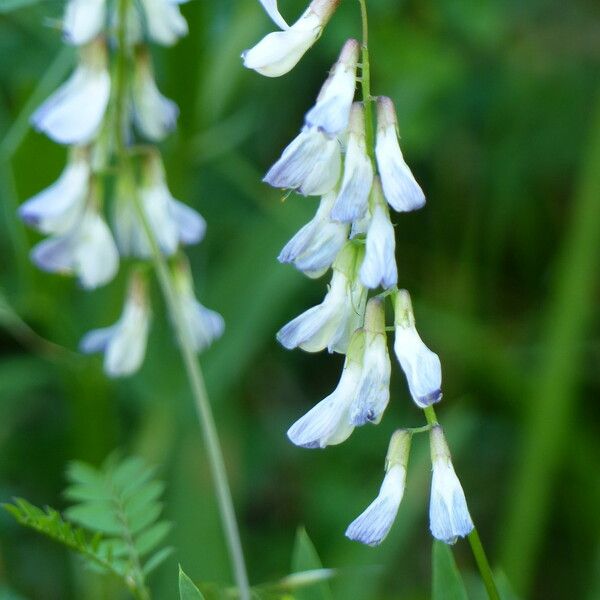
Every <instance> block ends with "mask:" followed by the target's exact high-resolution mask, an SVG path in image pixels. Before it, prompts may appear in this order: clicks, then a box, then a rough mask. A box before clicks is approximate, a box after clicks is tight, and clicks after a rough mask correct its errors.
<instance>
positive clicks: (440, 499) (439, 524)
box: [429, 425, 474, 544]
mask: <svg viewBox="0 0 600 600" xmlns="http://www.w3.org/2000/svg"><path fill="white" fill-rule="evenodd" d="M429 439H430V444H431V462H432V463H433V477H432V480H431V500H430V504H429V526H430V529H431V534H432V535H433V537H434V538H436V539H438V540H441V541H442V542H445V543H446V544H454V543H455V542H456V540H457V539H458V538H459V537H465V536H467V535H469V533H471V531H473V528H474V525H473V521H472V520H471V515H470V514H469V509H468V508H467V501H466V499H465V493H464V491H463V489H462V486H461V485H460V481H459V480H458V477H457V476H456V473H455V472H454V467H453V466H452V460H451V458H450V451H449V450H448V445H447V444H446V440H445V439H444V433H443V431H442V428H441V427H440V426H439V425H436V426H435V427H433V428H432V430H431V433H430V438H429Z"/></svg>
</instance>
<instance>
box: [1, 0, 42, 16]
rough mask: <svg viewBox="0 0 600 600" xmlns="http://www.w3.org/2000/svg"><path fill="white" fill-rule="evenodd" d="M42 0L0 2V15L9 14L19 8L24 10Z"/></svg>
mask: <svg viewBox="0 0 600 600" xmlns="http://www.w3.org/2000/svg"><path fill="white" fill-rule="evenodd" d="M41 1H42V0H2V2H0V14H3V13H9V12H12V11H13V10H18V9H19V8H25V7H26V6H31V5H32V4H39V3H40V2H41Z"/></svg>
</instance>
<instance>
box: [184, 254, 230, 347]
mask: <svg viewBox="0 0 600 600" xmlns="http://www.w3.org/2000/svg"><path fill="white" fill-rule="evenodd" d="M173 275H174V278H173V279H174V282H175V287H176V296H177V302H178V303H179V309H180V310H181V313H182V315H183V319H184V321H185V323H186V325H187V327H186V331H187V335H189V338H190V342H191V344H192V346H193V348H194V350H195V351H196V352H201V351H202V350H204V349H206V348H208V346H210V345H211V344H212V343H213V342H214V341H215V340H216V339H218V338H220V337H221V336H222V335H223V331H224V330H225V321H224V320H223V317H222V316H221V315H220V314H219V313H218V312H216V311H214V310H210V309H209V308H206V307H205V306H204V305H202V304H200V302H198V300H197V299H196V296H195V295H194V283H193V279H192V274H191V272H190V267H189V264H188V263H187V261H186V260H185V259H184V258H183V257H181V258H180V259H179V260H178V262H177V264H176V265H175V267H174V272H173Z"/></svg>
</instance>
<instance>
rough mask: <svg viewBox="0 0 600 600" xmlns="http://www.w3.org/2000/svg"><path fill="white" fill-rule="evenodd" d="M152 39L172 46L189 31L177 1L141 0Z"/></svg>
mask: <svg viewBox="0 0 600 600" xmlns="http://www.w3.org/2000/svg"><path fill="white" fill-rule="evenodd" d="M141 4H142V8H143V10H144V15H145V17H146V27H147V30H148V35H149V37H150V39H151V40H152V41H154V42H156V43H157V44H161V45H163V46H172V45H173V44H174V43H175V42H176V41H177V40H178V39H179V38H180V37H183V36H184V35H186V34H187V32H188V25H187V21H186V20H185V19H184V18H183V15H182V14H181V12H180V10H179V7H178V6H177V3H176V2H172V1H171V0H141Z"/></svg>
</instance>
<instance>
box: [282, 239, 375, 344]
mask: <svg viewBox="0 0 600 600" xmlns="http://www.w3.org/2000/svg"><path fill="white" fill-rule="evenodd" d="M359 255H360V248H357V247H355V246H354V245H353V244H347V245H346V246H345V248H343V249H342V251H341V252H340V255H339V256H338V258H337V259H336V261H335V262H334V264H333V275H332V278H331V284H330V287H329V291H328V292H327V295H326V296H325V298H324V300H323V302H322V303H321V304H318V305H317V306H313V307H312V308H309V309H308V310H307V311H305V312H303V313H302V314H301V315H299V316H298V317H296V318H295V319H293V320H292V321H290V322H289V323H288V324H287V325H285V326H284V327H283V328H282V329H280V330H279V332H278V333H277V339H278V341H279V343H280V344H281V345H282V346H284V347H285V348H287V349H288V350H291V349H292V348H298V347H299V348H302V350H305V351H306V352H320V351H321V350H323V349H325V348H327V349H328V350H329V352H341V353H344V352H345V351H346V349H347V347H348V342H349V339H350V336H351V334H352V333H353V332H354V330H355V329H357V328H358V327H360V325H361V323H360V319H361V314H362V313H361V307H363V306H364V303H365V301H366V290H365V288H364V287H363V286H362V285H360V284H359V283H358V284H357V283H356V281H355V280H356V276H355V274H356V262H357V257H358V256H359Z"/></svg>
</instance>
